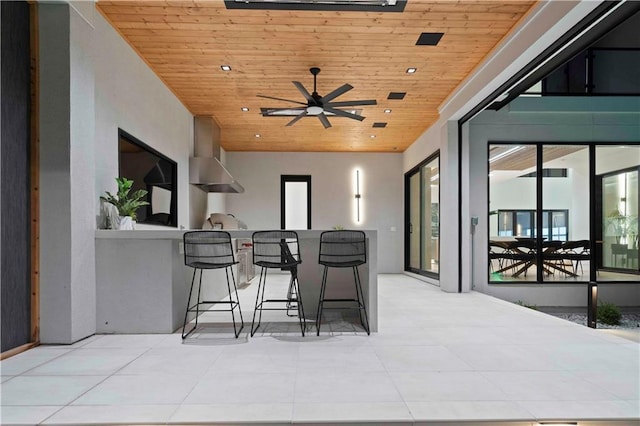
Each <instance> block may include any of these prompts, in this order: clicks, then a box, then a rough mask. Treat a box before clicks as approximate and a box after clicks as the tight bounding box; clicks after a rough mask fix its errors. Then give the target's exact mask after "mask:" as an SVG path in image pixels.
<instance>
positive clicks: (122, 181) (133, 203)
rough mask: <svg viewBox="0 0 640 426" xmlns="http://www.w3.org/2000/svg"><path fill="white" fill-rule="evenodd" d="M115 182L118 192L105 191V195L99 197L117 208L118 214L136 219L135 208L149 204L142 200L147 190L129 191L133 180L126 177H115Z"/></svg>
mask: <svg viewBox="0 0 640 426" xmlns="http://www.w3.org/2000/svg"><path fill="white" fill-rule="evenodd" d="M116 182H117V183H118V193H117V194H116V195H113V194H111V193H110V192H109V191H105V193H106V194H107V195H106V196H101V197H100V199H101V200H102V201H104V202H107V203H109V204H113V205H114V206H115V207H116V208H117V209H118V214H119V215H120V216H131V218H132V219H133V220H136V210H138V208H140V207H142V206H147V205H149V203H148V202H146V201H143V200H142V199H143V198H144V197H145V196H146V195H147V191H145V190H144V189H138V190H136V191H133V192H131V187H132V186H133V181H132V180H131V179H127V178H126V177H117V178H116Z"/></svg>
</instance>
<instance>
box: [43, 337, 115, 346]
mask: <svg viewBox="0 0 640 426" xmlns="http://www.w3.org/2000/svg"><path fill="white" fill-rule="evenodd" d="M102 337H103V335H101V334H94V335H93V336H89V337H85V338H84V339H82V340H78V341H77V342H75V343H72V344H70V345H62V344H60V345H51V344H43V345H40V346H39V347H44V348H51V349H78V348H81V347H83V346H84V345H86V344H87V343H91V342H95V341H96V340H98V339H102Z"/></svg>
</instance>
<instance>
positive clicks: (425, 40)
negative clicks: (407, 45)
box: [416, 33, 444, 46]
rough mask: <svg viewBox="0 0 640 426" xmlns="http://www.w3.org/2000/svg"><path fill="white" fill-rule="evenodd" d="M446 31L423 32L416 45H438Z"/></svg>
mask: <svg viewBox="0 0 640 426" xmlns="http://www.w3.org/2000/svg"><path fill="white" fill-rule="evenodd" d="M443 35H444V33H422V34H420V37H418V41H416V46H436V45H437V44H438V43H439V42H440V39H441V38H442V36H443Z"/></svg>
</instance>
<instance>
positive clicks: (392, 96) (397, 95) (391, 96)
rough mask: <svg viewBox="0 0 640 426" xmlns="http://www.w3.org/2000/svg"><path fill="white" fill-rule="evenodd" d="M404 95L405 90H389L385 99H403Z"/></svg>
mask: <svg viewBox="0 0 640 426" xmlns="http://www.w3.org/2000/svg"><path fill="white" fill-rule="evenodd" d="M406 95H407V92H389V96H387V99H404V97H405V96H406Z"/></svg>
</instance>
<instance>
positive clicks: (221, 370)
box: [210, 345, 298, 375]
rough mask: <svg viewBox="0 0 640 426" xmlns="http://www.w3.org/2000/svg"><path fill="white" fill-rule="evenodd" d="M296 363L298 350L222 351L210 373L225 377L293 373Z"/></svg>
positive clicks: (265, 347) (262, 348)
mask: <svg viewBox="0 0 640 426" xmlns="http://www.w3.org/2000/svg"><path fill="white" fill-rule="evenodd" d="M297 361H298V348H297V347H287V348H279V347H277V346H273V345H272V346H265V345H262V346H260V347H258V346H256V347H255V348H254V347H246V348H245V347H242V348H241V349H240V350H238V349H237V348H229V349H227V350H224V351H223V352H222V353H221V354H220V356H218V358H217V359H216V360H215V362H214V363H213V367H212V368H211V370H210V372H211V373H213V374H224V375H227V374H229V373H232V372H238V373H242V374H247V373H294V372H295V370H296V363H297Z"/></svg>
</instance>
